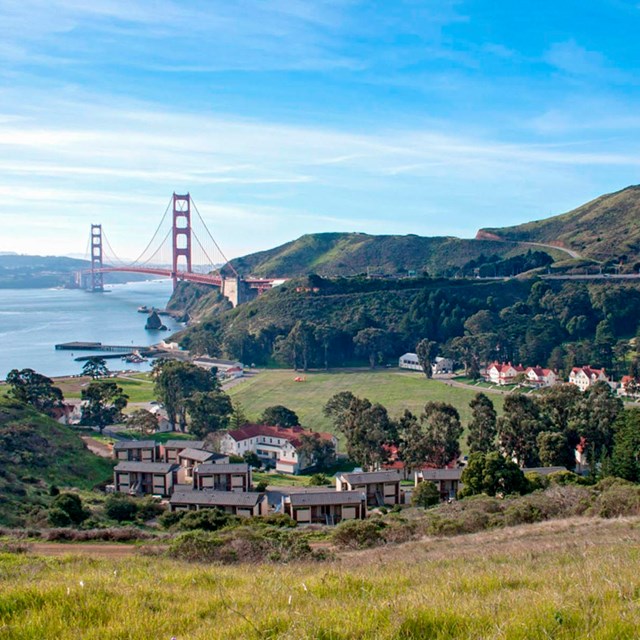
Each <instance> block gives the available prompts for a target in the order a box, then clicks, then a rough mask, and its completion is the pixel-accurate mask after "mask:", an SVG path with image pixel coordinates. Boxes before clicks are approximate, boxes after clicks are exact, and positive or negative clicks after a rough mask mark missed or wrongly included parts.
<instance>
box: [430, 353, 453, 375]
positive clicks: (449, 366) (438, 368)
mask: <svg viewBox="0 0 640 640" xmlns="http://www.w3.org/2000/svg"><path fill="white" fill-rule="evenodd" d="M431 373H432V374H433V375H434V376H438V375H442V374H445V373H453V360H450V359H449V358H443V357H441V356H436V359H435V361H434V362H433V364H432V365H431Z"/></svg>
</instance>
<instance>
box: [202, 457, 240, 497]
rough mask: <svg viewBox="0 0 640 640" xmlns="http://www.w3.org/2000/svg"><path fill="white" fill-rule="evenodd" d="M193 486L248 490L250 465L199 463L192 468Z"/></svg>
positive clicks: (219, 489) (220, 489) (211, 488)
mask: <svg viewBox="0 0 640 640" xmlns="http://www.w3.org/2000/svg"><path fill="white" fill-rule="evenodd" d="M193 488H194V489H197V490H204V489H210V490H214V491H239V492H242V491H250V490H251V467H250V466H249V465H248V464H245V463H231V464H229V463H226V464H225V463H220V464H217V463H211V462H207V463H204V464H199V465H198V466H197V467H195V468H194V470H193Z"/></svg>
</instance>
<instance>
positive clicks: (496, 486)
mask: <svg viewBox="0 0 640 640" xmlns="http://www.w3.org/2000/svg"><path fill="white" fill-rule="evenodd" d="M460 481H461V482H462V484H463V485H464V486H463V488H462V489H461V491H460V497H462V498H464V497H467V496H475V495H480V494H482V493H485V494H486V495H488V496H495V495H508V494H510V493H526V492H527V490H528V482H527V479H526V478H525V476H524V473H522V470H521V469H520V467H518V465H517V464H516V463H515V462H512V461H511V460H507V459H506V458H505V457H504V456H502V455H500V454H499V453H498V452H497V451H492V452H491V453H481V452H479V451H478V452H476V453H472V454H471V455H470V456H469V461H468V463H467V466H466V467H465V468H464V470H463V472H462V476H461V477H460Z"/></svg>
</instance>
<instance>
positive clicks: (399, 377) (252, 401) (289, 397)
mask: <svg viewBox="0 0 640 640" xmlns="http://www.w3.org/2000/svg"><path fill="white" fill-rule="evenodd" d="M299 375H304V377H305V378H306V382H295V381H294V379H295V378H296V377H298V376H299ZM340 391H351V392H352V393H353V394H355V395H356V396H360V397H365V398H369V400H371V401H372V402H379V403H380V404H382V405H384V406H385V407H387V409H388V410H389V413H390V414H391V416H399V415H400V414H401V413H402V411H403V410H404V409H410V410H411V411H413V412H415V413H420V412H421V411H422V408H423V407H424V404H425V403H426V402H428V401H430V400H437V401H441V402H449V403H451V404H453V405H454V406H455V407H456V408H457V409H458V411H459V412H460V416H461V418H462V422H463V424H466V423H467V421H468V420H469V418H470V415H471V412H470V409H469V402H470V400H471V399H472V398H473V397H474V395H475V394H476V393H477V392H479V391H481V389H478V390H477V391H475V390H472V389H461V388H458V387H452V386H449V385H447V384H446V383H444V382H441V381H439V380H427V379H426V378H425V377H424V376H423V375H422V374H420V373H417V372H416V373H413V372H401V371H398V370H388V369H380V370H377V371H366V370H365V371H363V370H353V371H345V370H341V371H336V372H328V373H327V372H321V373H316V372H314V373H306V374H298V373H295V372H294V371H291V370H269V371H263V372H262V373H259V374H257V375H255V376H254V377H251V378H247V379H246V380H245V381H244V382H242V383H240V384H238V385H237V386H235V387H233V388H232V389H230V390H229V395H230V396H231V397H232V398H234V400H239V401H240V402H241V403H242V406H243V407H244V410H245V413H246V414H247V417H248V418H249V419H250V420H255V419H257V418H258V416H259V415H260V413H261V412H262V411H263V410H264V409H265V408H266V407H268V406H271V405H276V404H282V405H284V406H286V407H289V409H292V410H293V411H295V412H296V413H297V414H298V417H299V418H300V421H301V423H302V424H303V425H304V426H305V427H310V428H312V429H316V430H322V431H331V422H330V421H329V420H328V419H327V418H326V417H325V416H324V415H322V408H323V406H324V405H325V403H326V402H327V400H328V399H329V398H330V397H331V396H332V395H334V394H336V393H339V392H340ZM490 398H491V400H492V401H493V403H494V405H495V406H496V409H497V410H498V411H501V410H502V405H503V402H504V398H503V397H502V396H501V395H497V394H491V395H490Z"/></svg>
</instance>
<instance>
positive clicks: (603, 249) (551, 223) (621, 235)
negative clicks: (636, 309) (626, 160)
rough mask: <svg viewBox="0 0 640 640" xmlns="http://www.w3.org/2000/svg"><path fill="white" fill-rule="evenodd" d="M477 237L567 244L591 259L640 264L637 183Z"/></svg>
mask: <svg viewBox="0 0 640 640" xmlns="http://www.w3.org/2000/svg"><path fill="white" fill-rule="evenodd" d="M478 238H483V239H488V238H495V239H504V240H510V241H516V242H541V243H548V244H553V245H556V246H559V247H567V248H569V249H573V250H574V251H577V252H578V253H579V254H580V255H582V256H584V257H586V258H591V259H594V260H598V261H602V262H606V261H616V262H618V261H620V262H622V263H623V264H624V265H625V270H626V271H636V272H637V271H638V267H639V266H640V185H636V186H631V187H627V188H626V189H622V190H621V191H617V192H615V193H609V194H606V195H603V196H600V197H599V198H596V199H595V200H592V201H591V202H588V203H587V204H584V205H582V206H581V207H578V208H577V209H574V210H573V211H569V212H568V213H563V214H561V215H558V216H554V217H552V218H547V219H545V220H537V221H535V222H527V223H526V224H521V225H517V226H514V227H504V228H501V229H481V230H480V231H479V232H478Z"/></svg>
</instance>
